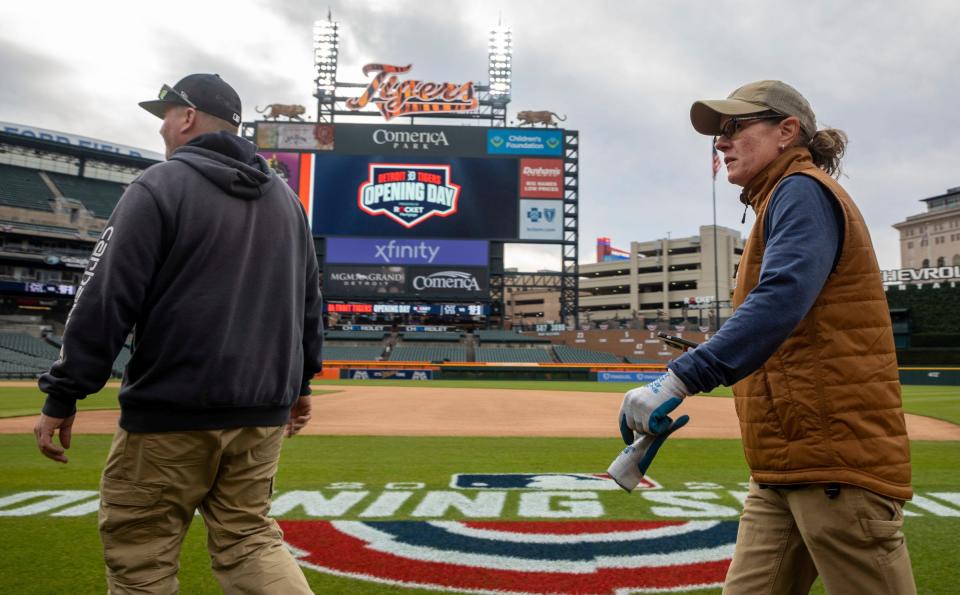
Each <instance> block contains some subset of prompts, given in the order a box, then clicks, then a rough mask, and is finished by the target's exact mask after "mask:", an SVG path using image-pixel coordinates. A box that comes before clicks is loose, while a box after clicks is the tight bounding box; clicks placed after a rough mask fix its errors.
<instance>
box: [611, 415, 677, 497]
mask: <svg viewBox="0 0 960 595" xmlns="http://www.w3.org/2000/svg"><path fill="white" fill-rule="evenodd" d="M688 421H690V416H689V415H681V416H680V418H679V419H677V421H675V422H673V423H672V424H671V425H670V427H669V428H667V431H665V432H664V433H662V434H658V435H656V436H654V435H653V434H642V435H641V436H640V438H638V439H637V441H636V442H634V443H633V444H631V445H630V446H628V447H626V448H624V449H623V450H622V451H620V454H619V455H617V458H616V459H614V460H613V462H612V463H610V466H609V467H608V468H607V474H609V475H610V477H612V478H613V481H615V482H617V485H618V486H620V487H621V488H623V489H625V490H627V491H628V492H632V491H633V489H634V488H636V487H637V485H639V484H640V480H642V479H643V476H644V475H646V474H647V469H649V468H650V463H652V462H653V457H655V456H657V452H659V450H660V447H661V446H663V443H664V442H665V441H666V440H667V437H669V436H670V434H673V433H674V432H676V431H677V430H679V429H680V428H682V427H683V426H685V425H686V424H687V422H688Z"/></svg>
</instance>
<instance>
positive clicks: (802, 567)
mask: <svg viewBox="0 0 960 595" xmlns="http://www.w3.org/2000/svg"><path fill="white" fill-rule="evenodd" d="M902 527H903V510H902V503H901V502H900V501H898V500H891V499H890V498H887V497H885V496H880V495H878V494H875V493H873V492H870V491H868V490H864V489H861V488H857V487H854V486H848V485H844V486H840V491H839V493H838V494H837V495H836V496H835V497H833V498H828V497H827V495H826V494H825V493H824V486H823V485H810V486H804V487H802V488H776V489H775V488H765V489H760V487H759V486H758V485H757V484H756V483H755V482H754V481H753V480H752V479H751V480H750V490H749V492H748V494H747V500H746V503H745V505H744V508H743V515H742V516H741V517H740V528H739V531H738V533H737V547H736V551H735V553H734V555H733V563H732V564H731V565H730V569H729V571H728V572H727V580H726V583H725V584H724V587H723V593H724V595H739V594H744V595H746V594H749V595H763V594H770V595H773V594H777V595H779V594H781V593H783V594H787V593H789V594H794V593H796V594H800V593H808V592H809V591H810V586H811V585H812V584H813V581H814V580H816V578H817V575H819V576H820V577H821V578H822V580H823V586H824V587H825V589H826V591H827V593H830V594H833V595H854V594H858V593H863V594H869V595H912V594H915V593H916V592H917V589H916V586H915V585H914V582H913V569H912V568H911V566H910V554H909V553H908V552H907V542H906V539H905V538H904V536H903V532H902V531H901V528H902Z"/></svg>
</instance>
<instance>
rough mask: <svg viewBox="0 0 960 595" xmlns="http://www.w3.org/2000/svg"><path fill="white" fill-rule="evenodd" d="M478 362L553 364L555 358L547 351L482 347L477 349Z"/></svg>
mask: <svg viewBox="0 0 960 595" xmlns="http://www.w3.org/2000/svg"><path fill="white" fill-rule="evenodd" d="M477 361H478V362H501V363H510V362H517V363H527V362H531V363H534V362H535V363H551V362H553V358H551V357H550V352H549V351H547V350H546V349H541V348H534V349H524V348H520V349H511V348H509V347H480V348H478V349H477Z"/></svg>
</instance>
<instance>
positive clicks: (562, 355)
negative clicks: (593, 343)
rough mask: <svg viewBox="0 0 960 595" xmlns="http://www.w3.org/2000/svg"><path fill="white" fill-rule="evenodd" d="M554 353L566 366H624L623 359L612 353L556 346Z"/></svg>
mask: <svg viewBox="0 0 960 595" xmlns="http://www.w3.org/2000/svg"><path fill="white" fill-rule="evenodd" d="M553 352H554V353H556V354H557V359H559V360H560V362H561V363H564V364H622V363H623V358H621V357H619V356H617V355H614V354H612V353H603V352H602V351H591V350H589V349H581V348H579V347H570V346H569V345H554V346H553Z"/></svg>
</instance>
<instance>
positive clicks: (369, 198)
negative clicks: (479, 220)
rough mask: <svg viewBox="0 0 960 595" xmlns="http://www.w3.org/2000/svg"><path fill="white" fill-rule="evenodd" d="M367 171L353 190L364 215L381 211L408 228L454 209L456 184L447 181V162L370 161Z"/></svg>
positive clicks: (455, 209) (444, 214) (376, 213)
mask: <svg viewBox="0 0 960 595" xmlns="http://www.w3.org/2000/svg"><path fill="white" fill-rule="evenodd" d="M369 172H370V173H369V178H368V179H367V181H365V182H364V183H362V184H361V185H360V188H359V190H358V192H357V204H358V205H359V206H360V210H361V211H363V212H364V213H367V214H368V215H373V216H378V215H385V216H386V217H388V218H390V219H392V220H393V221H396V222H397V223H399V224H400V225H402V226H404V227H406V228H407V229H410V228H412V227H415V226H416V225H417V224H419V223H422V222H423V221H425V220H427V219H429V218H430V217H433V216H434V215H436V216H438V217H447V216H449V215H452V214H454V213H456V212H457V200H458V199H459V198H460V186H459V185H457V184H454V183H453V182H451V181H450V166H449V165H420V164H410V165H408V164H398V163H371V164H370V170H369Z"/></svg>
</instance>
